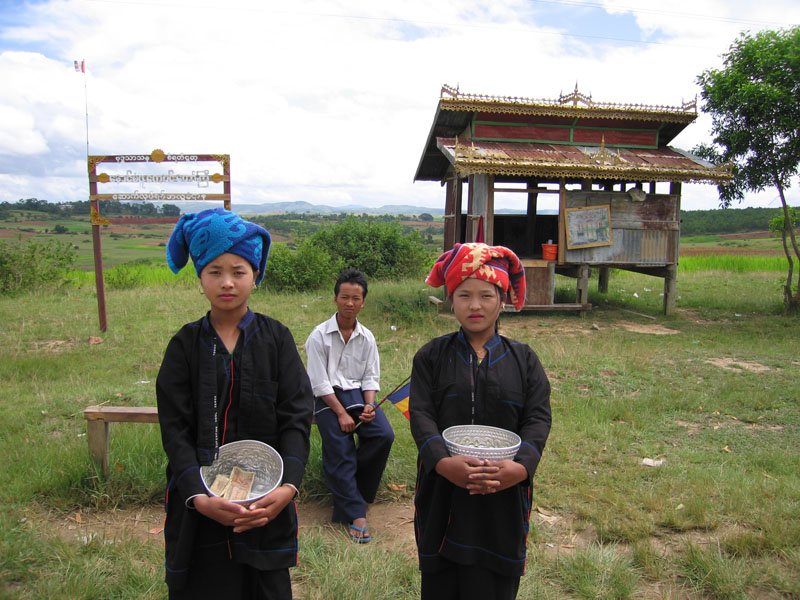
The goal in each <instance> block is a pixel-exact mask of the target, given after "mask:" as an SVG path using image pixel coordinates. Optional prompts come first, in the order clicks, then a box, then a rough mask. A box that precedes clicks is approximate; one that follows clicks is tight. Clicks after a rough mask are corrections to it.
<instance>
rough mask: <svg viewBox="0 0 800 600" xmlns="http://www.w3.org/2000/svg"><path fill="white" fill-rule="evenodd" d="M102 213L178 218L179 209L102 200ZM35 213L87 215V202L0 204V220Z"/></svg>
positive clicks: (168, 205)
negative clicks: (14, 213)
mask: <svg viewBox="0 0 800 600" xmlns="http://www.w3.org/2000/svg"><path fill="white" fill-rule="evenodd" d="M101 210H102V213H103V215H104V216H119V215H126V216H135V217H178V216H180V214H181V209H180V208H179V207H178V206H176V205H174V204H162V205H160V206H157V205H155V204H151V203H149V202H130V203H128V202H119V201H117V200H108V201H106V200H104V201H103V207H102V209H101ZM18 211H36V212H41V213H45V214H48V215H52V216H58V217H77V216H86V215H89V213H90V209H89V201H88V200H76V201H73V202H58V203H56V202H48V201H47V200H39V199H38V198H24V199H20V200H17V201H16V202H13V203H12V202H0V218H8V215H9V214H10V213H12V212H18Z"/></svg>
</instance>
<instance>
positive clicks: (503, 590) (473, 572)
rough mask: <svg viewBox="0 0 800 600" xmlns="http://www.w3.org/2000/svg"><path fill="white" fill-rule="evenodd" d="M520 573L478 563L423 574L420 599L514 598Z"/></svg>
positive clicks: (475, 599) (501, 599)
mask: <svg viewBox="0 0 800 600" xmlns="http://www.w3.org/2000/svg"><path fill="white" fill-rule="evenodd" d="M518 591H519V577H503V576H502V575H498V574H497V573H495V572H494V571H490V570H489V569H484V568H482V567H478V566H475V565H456V564H451V566H450V567H448V568H446V569H443V570H441V571H437V572H436V573H423V574H422V594H421V600H514V599H515V598H516V597H517V592H518Z"/></svg>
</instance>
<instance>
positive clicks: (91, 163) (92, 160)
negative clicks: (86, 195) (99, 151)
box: [86, 155, 106, 173]
mask: <svg viewBox="0 0 800 600" xmlns="http://www.w3.org/2000/svg"><path fill="white" fill-rule="evenodd" d="M105 158H106V157H105V156H96V155H93V156H89V157H87V158H86V165H87V166H88V168H89V173H91V172H92V171H93V170H94V169H95V167H97V165H99V164H100V163H101V162H103V160H104V159H105Z"/></svg>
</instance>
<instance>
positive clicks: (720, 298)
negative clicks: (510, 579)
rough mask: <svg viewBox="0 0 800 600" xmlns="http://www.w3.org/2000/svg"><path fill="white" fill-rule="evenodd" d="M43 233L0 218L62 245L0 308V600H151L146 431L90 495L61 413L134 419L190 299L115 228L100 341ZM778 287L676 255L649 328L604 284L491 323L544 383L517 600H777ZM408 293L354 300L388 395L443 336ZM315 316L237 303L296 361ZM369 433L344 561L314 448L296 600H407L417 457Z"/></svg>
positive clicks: (786, 591) (787, 570)
mask: <svg viewBox="0 0 800 600" xmlns="http://www.w3.org/2000/svg"><path fill="white" fill-rule="evenodd" d="M54 224H55V222H42V223H37V222H35V221H30V220H27V221H24V220H21V221H20V222H17V223H4V224H3V225H4V226H6V228H5V229H4V230H3V231H2V232H0V236H1V237H3V238H4V239H6V240H13V239H31V238H33V239H39V240H41V239H53V238H56V239H60V240H62V241H64V240H69V241H70V243H71V244H72V245H73V247H74V248H75V250H76V252H77V254H78V259H79V260H78V264H77V267H78V268H77V269H76V270H75V271H74V272H72V273H71V275H70V276H69V278H68V284H67V285H63V286H61V287H60V288H59V289H58V290H52V291H41V292H34V293H29V294H26V295H22V296H17V297H14V298H0V317H2V318H3V322H4V323H5V324H6V327H5V328H4V330H3V332H2V334H0V335H1V336H2V337H0V343H2V350H1V351H0V352H1V353H2V355H1V356H2V361H0V382H1V383H2V390H3V394H2V396H0V427H2V430H3V431H4V436H3V437H2V438H0V452H2V456H4V457H5V462H4V466H3V469H0V486H1V487H0V490H2V491H0V500H1V501H2V502H3V503H4V505H5V507H6V510H5V511H3V513H2V516H0V598H20V599H34V598H36V599H38V598H85V599H90V598H130V599H134V598H137V599H138V598H164V597H166V593H165V592H166V590H165V587H164V585H163V583H162V568H163V567H162V565H163V556H162V552H163V548H162V544H161V536H160V534H159V528H158V523H159V522H160V518H161V517H160V515H159V511H160V501H161V498H162V496H163V489H164V475H163V472H164V466H165V460H164V456H163V451H162V449H161V445H160V439H159V435H158V429H157V427H155V426H152V425H134V424H124V425H116V426H113V427H112V436H111V453H110V457H111V465H112V468H111V473H110V475H109V477H108V478H107V479H104V478H102V477H100V476H99V474H98V473H97V472H96V471H95V470H94V468H93V466H92V465H91V464H90V461H89V459H88V453H87V448H86V437H85V422H84V421H83V418H82V416H81V412H82V410H83V408H85V407H86V406H88V405H90V404H98V403H107V404H112V405H116V404H123V405H153V404H154V403H155V399H154V390H153V386H154V380H155V374H156V372H157V369H158V366H159V363H160V360H161V355H162V353H163V349H164V347H165V345H166V343H167V340H168V339H169V337H170V336H171V335H172V333H173V332H174V331H175V330H177V329H178V328H179V327H180V326H181V325H182V324H183V323H185V322H187V321H189V320H193V319H195V318H197V317H198V316H199V315H200V314H202V312H203V311H205V309H206V304H205V300H204V298H203V297H202V296H201V295H200V293H199V291H198V287H197V281H196V278H195V277H194V276H193V273H192V272H191V269H186V270H185V271H184V272H182V273H181V275H180V276H178V277H176V276H174V275H172V274H171V273H170V272H169V270H168V269H167V268H166V266H165V265H163V264H158V265H157V266H154V265H152V264H148V263H147V262H146V261H147V259H151V258H152V259H157V260H159V261H160V260H162V258H163V252H164V248H163V245H162V244H163V242H164V241H165V240H166V238H167V236H168V233H169V230H170V226H168V225H140V226H136V227H135V228H134V229H133V230H131V229H124V228H120V227H119V226H114V227H112V228H110V229H107V230H104V233H103V248H104V265H105V267H106V286H107V304H108V311H107V312H108V322H109V329H108V332H106V333H105V334H101V333H100V332H99V331H98V329H97V322H98V319H97V306H96V299H95V297H94V288H93V274H92V272H91V265H92V258H91V256H92V249H91V238H90V235H89V230H88V226H86V225H85V224H81V223H80V222H75V223H73V222H69V223H65V226H67V229H69V231H70V232H69V233H66V234H59V235H54V234H52V233H50V232H49V230H50V229H51V228H52V227H53V226H54ZM45 230H48V231H47V232H45ZM143 260H144V261H145V262H142V261H143ZM785 270H786V263H785V258H782V251H781V249H780V243H779V241H778V240H776V239H774V238H767V237H757V238H743V237H741V236H728V237H726V236H705V237H695V238H685V239H682V241H681V261H680V269H679V281H678V292H679V298H678V301H677V311H676V312H675V314H674V315H672V316H670V317H664V316H662V315H661V314H660V313H661V306H662V297H661V292H662V291H663V283H662V280H660V279H655V278H648V277H646V276H642V275H636V274H632V273H625V272H618V271H612V274H611V278H610V285H609V291H608V293H607V294H599V293H597V292H596V291H595V290H596V285H595V282H594V281H593V282H592V284H591V286H590V290H591V291H590V301H591V302H592V304H593V305H594V306H595V308H594V310H593V311H591V313H589V314H588V315H587V316H585V317H583V318H582V317H579V316H576V315H572V314H536V313H533V314H524V315H504V316H503V318H502V323H501V332H502V333H504V334H505V335H508V336H510V337H514V338H516V339H520V340H523V341H526V342H528V343H529V344H530V345H531V346H532V347H533V348H534V349H535V350H536V351H537V353H538V354H539V355H540V357H541V359H542V362H543V364H544V365H545V368H546V370H547V372H548V375H549V377H550V379H551V382H552V384H553V396H552V402H553V418H554V425H553V431H552V434H551V438H550V441H549V444H548V448H547V450H546V452H545V457H544V460H543V462H542V464H541V467H540V469H539V472H538V474H537V478H536V482H535V502H536V509H535V510H534V512H533V517H532V528H531V535H530V538H529V562H528V573H527V575H526V576H525V577H524V578H523V583H522V588H521V591H520V596H519V597H520V598H522V599H539V598H542V599H560V598H587V599H588V598H689V599H700V598H720V599H727V598H731V599H734V598H736V599H738V598H800V576H799V575H798V573H800V521H799V520H798V519H797V516H796V515H797V514H798V513H800V452H798V450H797V448H798V447H800V445H799V444H798V442H800V408H799V407H798V396H797V383H796V382H797V373H798V369H799V368H800V359H799V358H798V353H797V331H798V325H799V324H800V321H798V319H797V318H790V317H784V316H782V315H781V313H782V308H783V307H782V302H781V299H782V296H781V285H782V283H783V281H784V279H785ZM574 285H575V284H574V280H570V279H566V278H564V279H562V278H558V289H557V296H558V297H559V299H560V300H562V301H571V300H572V299H573V298H574ZM429 294H431V290H430V289H429V288H426V287H425V286H424V285H422V284H421V283H420V282H418V281H405V282H374V283H373V286H372V287H371V292H370V297H369V302H368V304H367V308H365V311H364V313H363V314H362V317H363V320H364V322H365V323H366V324H367V325H368V326H369V327H370V328H371V329H372V330H373V332H375V334H376V338H377V340H378V344H379V347H380V351H381V357H382V366H383V382H384V387H385V389H387V390H388V389H390V388H391V387H392V386H393V385H394V384H396V383H398V382H400V381H401V380H402V379H403V378H404V377H406V376H407V375H408V373H409V372H410V369H411V359H412V357H413V354H414V352H415V351H416V350H417V348H419V347H420V346H421V345H422V344H423V343H425V342H426V341H427V340H428V339H430V337H432V336H433V335H437V334H440V333H445V332H447V331H451V330H452V329H453V328H454V327H455V322H454V320H453V319H452V317H451V316H450V315H449V314H447V313H439V312H437V310H436V309H435V308H434V307H433V306H432V305H430V304H429V303H428V301H427V297H428V295H429ZM330 296H331V293H330V292H329V291H327V290H324V291H313V292H308V293H303V294H276V293H271V292H269V291H263V290H260V291H259V292H257V293H256V295H255V296H254V298H253V303H252V306H253V308H254V309H255V310H258V311H260V312H265V313H268V314H270V315H272V316H274V317H276V318H278V319H279V320H281V321H283V322H284V323H285V324H286V325H287V326H289V328H290V329H291V330H292V332H293V333H294V335H295V337H296V341H297V343H298V347H300V348H301V353H302V342H303V341H304V340H305V337H306V336H307V335H308V333H309V332H310V331H311V329H312V328H313V327H314V325H316V324H317V323H318V322H320V321H322V320H324V319H325V318H327V317H328V316H330V314H331V313H332V311H333V310H334V306H333V303H332V302H331V297H330ZM388 414H389V417H390V419H391V421H392V423H393V425H394V427H395V430H396V433H397V441H396V444H395V447H394V449H393V452H392V456H391V458H390V462H389V465H388V468H387V471H386V474H385V478H384V479H385V484H386V485H385V488H384V489H383V490H382V492H381V494H380V496H379V499H378V503H377V505H376V506H375V507H374V508H373V509H372V512H371V514H373V515H375V520H374V521H373V527H374V533H375V534H376V535H375V538H376V539H375V540H374V542H373V543H372V544H370V545H368V546H366V547H357V546H355V545H353V544H352V543H350V542H349V541H347V539H346V538H345V536H344V535H343V534H342V532H341V531H340V530H337V529H334V528H333V527H331V526H330V524H329V523H328V522H327V518H328V513H329V505H328V502H329V500H328V494H327V492H326V490H325V486H324V483H323V481H322V475H321V467H320V447H319V438H318V436H317V434H316V432H314V434H313V437H312V456H311V460H310V462H309V466H308V469H307V475H306V479H305V481H304V484H303V489H302V496H301V497H302V500H301V503H300V506H299V510H300V515H301V523H303V532H302V536H301V555H300V561H301V565H300V567H298V568H297V569H295V570H294V571H293V581H294V583H295V586H296V597H297V598H301V599H303V598H306V599H313V600H318V599H319V600H321V599H326V600H327V599H330V598H336V599H340V598H341V599H349V598H354V599H355V598H360V599H363V598H371V599H376V600H383V599H407V598H408V599H410V598H416V597H419V576H418V572H417V570H416V561H415V558H416V557H415V551H414V546H413V531H412V525H411V523H410V516H411V514H412V513H413V510H412V508H411V500H412V497H413V487H414V475H415V459H416V450H415V448H414V444H413V441H412V440H411V436H410V434H409V431H408V425H407V423H406V422H405V420H404V419H403V418H402V416H400V415H399V413H397V412H396V411H393V410H391V409H390V410H389V412H388ZM644 459H647V462H649V464H654V465H658V466H646V465H645V464H643V460H644ZM98 523H100V524H102V527H98V526H97V524H98ZM129 523H135V524H137V525H138V527H133V526H129V525H128V524H129ZM142 523H148V525H147V527H149V528H150V531H148V530H147V527H146V528H145V531H144V533H142V532H141V524H142ZM365 560H366V562H367V564H369V568H368V569H365V568H364V564H365Z"/></svg>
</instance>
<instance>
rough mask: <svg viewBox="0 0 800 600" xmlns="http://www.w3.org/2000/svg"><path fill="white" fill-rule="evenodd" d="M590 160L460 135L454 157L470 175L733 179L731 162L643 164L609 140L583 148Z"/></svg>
mask: <svg viewBox="0 0 800 600" xmlns="http://www.w3.org/2000/svg"><path fill="white" fill-rule="evenodd" d="M587 150H588V152H587ZM583 152H584V155H585V157H586V162H572V163H565V162H562V161H558V162H556V161H533V160H526V159H519V158H512V157H509V156H508V155H507V154H505V152H503V151H501V150H494V149H491V148H485V147H479V146H475V145H474V144H462V143H460V142H459V140H458V138H456V141H455V145H454V146H452V153H453V154H452V161H453V166H454V168H455V171H456V174H457V175H458V176H459V177H466V176H467V175H478V174H487V175H503V176H523V177H549V178H560V177H565V178H568V179H581V178H587V179H613V180H628V181H693V182H698V183H701V182H705V183H725V182H727V181H730V179H731V176H732V175H731V168H730V165H723V166H719V167H714V168H712V169H709V168H706V167H703V166H702V165H698V166H697V168H696V169H692V168H675V167H654V166H652V165H648V166H639V165H635V164H632V163H629V162H627V161H626V160H625V159H624V158H623V157H622V156H621V155H620V154H618V153H616V152H614V151H611V150H609V149H608V148H606V146H605V143H603V144H601V145H600V147H599V148H598V149H597V151H596V152H594V149H593V148H591V147H588V148H584V149H583Z"/></svg>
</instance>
